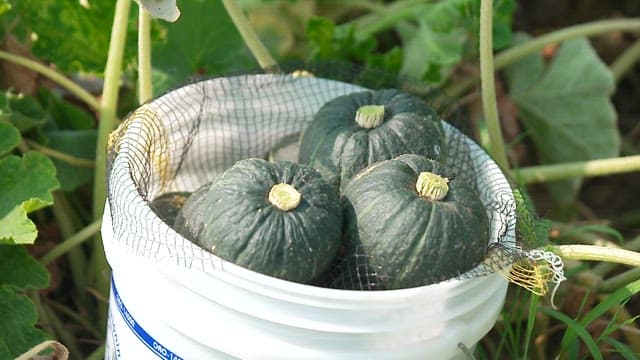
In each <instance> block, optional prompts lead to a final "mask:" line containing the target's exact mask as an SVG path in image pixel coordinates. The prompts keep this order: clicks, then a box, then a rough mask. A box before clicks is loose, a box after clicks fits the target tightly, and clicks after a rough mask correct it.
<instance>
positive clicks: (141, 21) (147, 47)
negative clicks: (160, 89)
mask: <svg viewBox="0 0 640 360" xmlns="http://www.w3.org/2000/svg"><path fill="white" fill-rule="evenodd" d="M151 98H153V85H152V82H151V15H149V12H148V11H147V10H145V9H144V8H143V7H142V6H138V102H139V103H140V104H143V103H145V102H147V101H149V100H151Z"/></svg>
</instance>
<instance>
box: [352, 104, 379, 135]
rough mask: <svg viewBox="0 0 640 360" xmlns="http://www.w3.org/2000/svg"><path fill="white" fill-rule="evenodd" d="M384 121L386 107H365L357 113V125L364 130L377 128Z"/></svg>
mask: <svg viewBox="0 0 640 360" xmlns="http://www.w3.org/2000/svg"><path fill="white" fill-rule="evenodd" d="M383 121H384V105H364V106H361V107H359V108H358V110H357V111H356V123H358V125H360V127H362V128H365V129H373V128H377V127H378V126H380V124H382V122H383Z"/></svg>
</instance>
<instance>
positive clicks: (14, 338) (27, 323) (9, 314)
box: [0, 287, 49, 359]
mask: <svg viewBox="0 0 640 360" xmlns="http://www.w3.org/2000/svg"><path fill="white" fill-rule="evenodd" d="M0 318H2V321H0V358H2V359H15V358H17V357H18V356H19V355H20V354H22V353H24V352H25V351H27V350H29V349H30V348H31V347H33V346H35V345H36V344H39V343H41V342H43V341H45V340H47V339H48V338H49V336H48V335H47V334H46V333H45V332H43V331H42V330H40V329H37V328H36V327H35V324H36V321H37V320H38V315H37V313H36V309H35V307H34V305H33V303H32V302H31V300H29V298H28V297H26V296H24V295H18V294H16V293H14V292H13V291H11V290H9V289H7V288H5V287H0Z"/></svg>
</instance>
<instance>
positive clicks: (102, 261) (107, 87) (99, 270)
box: [90, 0, 131, 329]
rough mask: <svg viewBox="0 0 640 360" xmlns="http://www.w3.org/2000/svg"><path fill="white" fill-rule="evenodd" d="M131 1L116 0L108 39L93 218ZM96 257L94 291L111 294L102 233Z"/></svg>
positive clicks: (101, 194)
mask: <svg viewBox="0 0 640 360" xmlns="http://www.w3.org/2000/svg"><path fill="white" fill-rule="evenodd" d="M130 7H131V0H117V1H116V8H115V14H114V16H113V25H112V27H111V38H110V40H109V52H108V55H107V64H106V68H105V76H104V88H103V91H102V107H101V110H100V119H99V124H98V139H97V144H96V168H95V172H94V186H93V217H94V219H99V218H100V217H101V216H102V212H103V210H104V205H105V201H106V198H107V190H106V183H107V166H106V161H107V156H106V155H107V154H106V153H107V141H108V137H109V134H110V133H111V131H112V130H113V129H114V128H115V126H116V122H117V115H116V111H117V106H118V92H119V90H120V77H121V74H122V58H123V55H124V47H125V40H126V36H127V24H128V20H129V9H130ZM93 244H94V246H93V251H92V255H93V258H92V259H91V260H92V263H91V265H90V266H91V269H90V270H91V275H92V277H93V280H94V282H95V283H94V288H95V290H96V291H97V292H98V293H99V294H101V295H103V296H105V298H106V295H107V294H108V293H109V264H108V263H107V259H106V257H105V255H104V247H103V246H102V239H101V238H100V236H99V234H98V236H96V237H95V241H94V242H93ZM106 315H107V304H106V303H104V302H99V303H98V316H99V320H100V323H99V326H100V328H103V329H104V328H106Z"/></svg>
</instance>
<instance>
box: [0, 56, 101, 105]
mask: <svg viewBox="0 0 640 360" xmlns="http://www.w3.org/2000/svg"><path fill="white" fill-rule="evenodd" d="M0 59H3V60H6V61H10V62H12V63H15V64H18V65H20V66H24V67H26V68H27V69H30V70H33V71H35V72H37V73H39V74H42V75H44V76H46V77H47V78H49V79H51V80H53V81H54V82H56V83H58V84H59V85H60V86H62V87H63V88H65V89H67V90H68V91H69V92H70V93H72V94H73V95H75V96H77V97H78V99H80V100H82V101H84V102H85V103H86V104H87V105H89V107H91V108H92V109H93V110H94V111H99V110H100V103H98V100H96V98H95V96H93V95H91V94H90V93H89V92H88V91H86V90H85V89H83V88H82V87H80V85H78V84H76V83H74V82H73V81H71V80H69V79H67V78H66V77H65V76H64V75H62V74H60V73H58V72H56V71H55V70H53V69H51V68H49V67H46V66H44V65H42V64H40V63H38V62H35V61H33V60H30V59H27V58H25V57H22V56H20V55H15V54H11V53H8V52H6V51H2V50H0Z"/></svg>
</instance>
